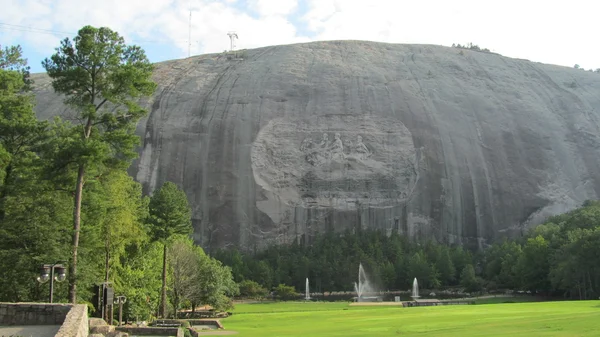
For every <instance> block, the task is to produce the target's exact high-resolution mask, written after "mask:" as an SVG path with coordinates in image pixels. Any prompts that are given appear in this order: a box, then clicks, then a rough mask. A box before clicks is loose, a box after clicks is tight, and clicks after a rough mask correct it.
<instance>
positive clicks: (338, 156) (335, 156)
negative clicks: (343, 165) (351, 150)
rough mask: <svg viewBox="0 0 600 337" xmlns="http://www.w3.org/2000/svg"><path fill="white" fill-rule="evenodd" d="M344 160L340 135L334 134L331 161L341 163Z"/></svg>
mask: <svg viewBox="0 0 600 337" xmlns="http://www.w3.org/2000/svg"><path fill="white" fill-rule="evenodd" d="M345 158H346V156H345V155H344V143H342V140H341V139H340V134H339V133H338V132H336V133H335V140H334V141H333V143H332V144H331V159H332V160H336V161H343V160H344V159H345Z"/></svg>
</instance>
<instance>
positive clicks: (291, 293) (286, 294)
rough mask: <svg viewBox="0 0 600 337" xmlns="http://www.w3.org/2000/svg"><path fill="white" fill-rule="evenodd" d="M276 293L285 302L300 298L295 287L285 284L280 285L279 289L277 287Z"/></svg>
mask: <svg viewBox="0 0 600 337" xmlns="http://www.w3.org/2000/svg"><path fill="white" fill-rule="evenodd" d="M274 291H275V294H276V296H277V298H278V299H280V300H284V301H285V300H290V299H293V298H295V297H297V296H298V293H297V292H296V289H295V288H294V287H292V286H288V285H285V284H279V285H278V286H277V287H275V289H274Z"/></svg>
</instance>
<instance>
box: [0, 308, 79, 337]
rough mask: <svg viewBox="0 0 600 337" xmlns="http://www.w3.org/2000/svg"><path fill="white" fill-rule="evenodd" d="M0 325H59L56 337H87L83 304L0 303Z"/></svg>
mask: <svg viewBox="0 0 600 337" xmlns="http://www.w3.org/2000/svg"><path fill="white" fill-rule="evenodd" d="M0 325H9V326H10V325H60V326H61V327H60V329H59V330H58V332H57V333H56V335H55V336H56V337H87V336H88V334H89V329H90V327H89V323H88V315H87V305H85V304H76V305H73V304H63V303H57V304H54V303H53V304H50V303H0Z"/></svg>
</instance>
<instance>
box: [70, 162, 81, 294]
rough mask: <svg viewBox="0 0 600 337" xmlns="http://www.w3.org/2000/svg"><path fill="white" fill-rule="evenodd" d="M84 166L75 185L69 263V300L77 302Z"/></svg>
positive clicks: (78, 173) (79, 171) (78, 172)
mask: <svg viewBox="0 0 600 337" xmlns="http://www.w3.org/2000/svg"><path fill="white" fill-rule="evenodd" d="M84 175H85V167H84V165H83V164H80V165H79V170H78V171H77V184H76V185H75V207H74V209H73V257H72V260H71V264H70V265H69V302H71V303H73V304H75V303H77V248H78V247H79V231H80V228H81V198H82V192H83V177H84Z"/></svg>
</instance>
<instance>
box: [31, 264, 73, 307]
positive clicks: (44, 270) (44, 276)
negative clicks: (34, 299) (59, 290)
mask: <svg viewBox="0 0 600 337" xmlns="http://www.w3.org/2000/svg"><path fill="white" fill-rule="evenodd" d="M55 273H56V275H54V274H55ZM66 278H67V269H66V268H65V266H63V265H62V262H60V261H59V262H56V263H54V264H43V265H42V266H41V267H40V276H38V277H37V280H38V282H40V283H46V282H48V280H49V281H50V303H52V301H53V300H54V281H57V282H62V281H64V280H65V279H66Z"/></svg>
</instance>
